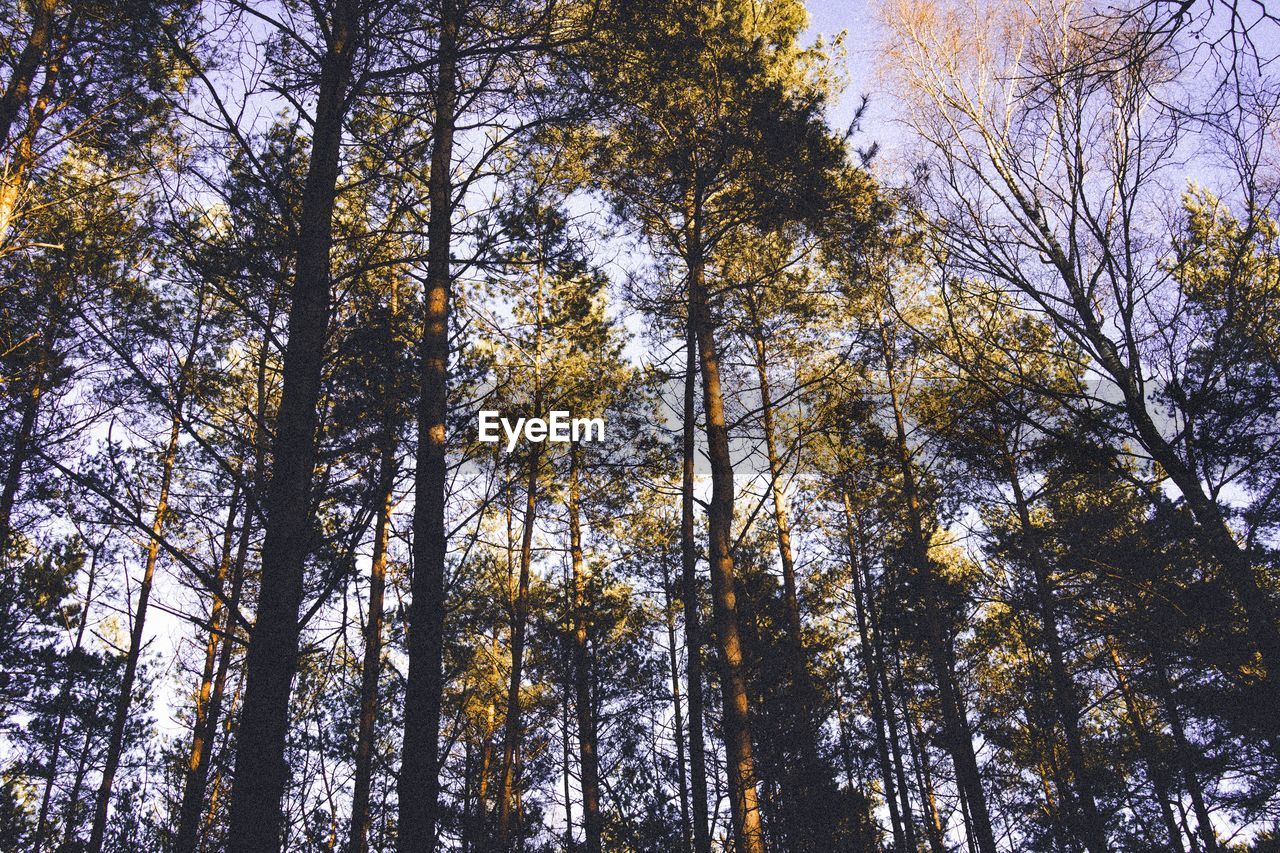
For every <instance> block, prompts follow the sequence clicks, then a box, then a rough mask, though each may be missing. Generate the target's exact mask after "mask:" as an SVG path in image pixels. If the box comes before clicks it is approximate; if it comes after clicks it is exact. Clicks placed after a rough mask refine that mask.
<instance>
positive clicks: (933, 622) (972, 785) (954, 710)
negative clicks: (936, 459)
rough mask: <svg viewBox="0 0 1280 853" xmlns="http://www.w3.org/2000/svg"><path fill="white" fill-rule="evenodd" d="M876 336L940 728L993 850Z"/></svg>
mask: <svg viewBox="0 0 1280 853" xmlns="http://www.w3.org/2000/svg"><path fill="white" fill-rule="evenodd" d="M880 340H881V345H882V349H883V356H884V364H885V372H886V375H887V377H888V382H889V400H890V403H891V405H892V407H893V418H894V427H895V436H896V449H897V452H898V465H899V469H900V472H901V475H902V492H903V502H904V504H905V509H906V514H907V521H908V524H909V525H910V531H909V535H908V543H907V544H908V547H909V549H910V559H911V565H912V569H913V571H914V572H915V574H916V580H917V582H918V584H919V587H920V590H921V595H922V596H923V601H922V602H921V604H922V609H923V611H924V618H925V623H926V624H925V630H926V634H927V638H926V639H927V645H928V649H929V663H930V666H931V668H932V670H933V676H934V679H935V681H936V682H937V690H938V699H939V704H940V706H941V711H942V722H943V732H944V735H945V739H946V745H947V750H948V752H950V754H951V759H952V761H953V762H954V764H955V771H956V784H957V785H958V786H959V787H960V789H961V791H962V793H963V794H964V799H965V801H966V802H967V804H968V809H969V819H970V823H971V825H972V829H973V836H972V838H973V840H974V841H975V842H976V844H977V847H978V850H979V851H981V853H996V840H995V833H994V832H993V831H992V828H991V815H990V812H989V811H988V809H987V798H986V794H985V792H984V791H983V789H982V776H981V774H980V773H979V771H978V759H977V756H976V755H975V754H974V751H973V737H972V735H971V734H970V732H969V724H968V720H967V719H966V717H965V711H964V701H963V698H962V697H961V695H960V688H959V685H958V684H957V683H956V678H955V673H954V672H953V670H952V667H951V642H952V640H951V637H950V636H949V629H948V627H947V626H946V624H945V623H944V622H943V611H942V606H941V605H942V602H941V598H940V596H939V594H938V589H937V586H938V578H937V576H936V574H935V571H934V566H933V564H932V561H931V560H930V559H929V551H928V548H929V545H928V542H927V541H926V540H925V533H924V523H923V520H922V518H921V510H920V498H919V494H918V492H917V489H916V481H915V472H914V470H913V469H912V464H911V453H910V448H909V447H908V445H907V431H906V424H905V420H904V417H903V414H902V405H901V401H900V400H899V397H898V388H897V384H896V381H895V378H894V366H893V356H892V354H891V348H890V343H889V335H888V330H887V328H886V326H885V324H884V323H883V322H882V323H881V326H880Z"/></svg>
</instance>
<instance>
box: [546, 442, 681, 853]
mask: <svg viewBox="0 0 1280 853" xmlns="http://www.w3.org/2000/svg"><path fill="white" fill-rule="evenodd" d="M578 454H579V451H578V446H577V445H576V444H573V445H570V447H569V501H568V503H569V506H568V509H569V564H570V567H571V570H572V572H573V574H572V587H573V686H574V707H575V709H576V710H577V714H578V765H579V769H580V773H581V785H582V823H583V828H584V829H585V831H586V848H587V853H600V850H601V835H602V831H603V825H602V824H601V820H600V759H599V755H598V754H597V751H596V741H597V738H596V713H595V703H594V702H593V701H592V698H591V680H592V679H591V658H590V650H589V648H588V645H587V641H588V636H587V601H588V593H587V582H588V577H587V573H586V571H587V570H586V564H585V563H584V561H583V559H582V523H581V511H580V510H579V506H578V500H579V491H580V486H579V483H578V464H579V462H578ZM522 562H523V558H522ZM679 713H680V712H679V708H678V706H677V710H676V714H677V719H678V715H679ZM676 725H677V727H678V726H679V722H677V724H676Z"/></svg>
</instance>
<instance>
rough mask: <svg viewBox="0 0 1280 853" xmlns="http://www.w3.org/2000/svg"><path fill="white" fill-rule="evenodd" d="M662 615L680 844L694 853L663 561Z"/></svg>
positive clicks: (668, 590) (673, 628) (672, 613)
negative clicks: (665, 633)
mask: <svg viewBox="0 0 1280 853" xmlns="http://www.w3.org/2000/svg"><path fill="white" fill-rule="evenodd" d="M662 598H663V600H662V604H663V608H662V612H663V622H664V623H665V624H666V628H667V660H668V663H669V665H670V667H671V714H672V728H673V730H674V733H675V741H676V781H677V782H678V783H679V787H680V841H681V843H682V844H683V849H684V850H685V851H686V853H691V851H692V850H693V834H692V832H691V831H690V826H689V774H688V773H687V772H686V769H685V759H684V753H685V748H684V711H683V709H682V707H681V702H680V653H679V650H678V649H677V648H676V614H675V610H674V609H673V607H672V598H671V570H670V569H669V568H668V567H667V563H666V561H665V560H663V561H662Z"/></svg>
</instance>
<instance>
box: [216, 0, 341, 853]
mask: <svg viewBox="0 0 1280 853" xmlns="http://www.w3.org/2000/svg"><path fill="white" fill-rule="evenodd" d="M357 17H358V16H357V10H356V8H355V0H338V1H337V3H336V4H335V6H334V11H333V20H332V21H331V22H330V26H329V27H327V28H326V30H327V33H328V37H327V40H326V41H327V43H326V50H325V54H324V57H323V59H322V60H321V68H320V90H319V94H318V96H317V103H316V117H315V124H314V131H313V135H312V140H311V158H310V164H309V165H308V168H307V179H306V185H305V187H304V189H303V195H302V209H301V212H300V214H299V231H298V244H297V248H298V254H297V267H296V273H295V275H294V282H293V291H292V305H291V306H290V310H289V338H288V344H287V345H286V347H285V353H284V368H283V390H282V393H281V399H280V409H279V412H278V415H277V419H276V435H275V440H274V442H273V450H274V453H273V459H272V475H271V484H270V489H269V491H268V494H267V503H266V532H265V539H264V541H263V546H262V578H261V583H260V586H259V595H258V608H257V618H256V621H255V624H254V628H253V632H252V634H251V636H250V640H249V650H248V654H247V657H246V663H245V688H244V701H243V706H242V708H241V721H240V729H239V741H238V744H237V749H236V771H235V781H234V784H233V785H232V790H231V817H230V823H229V825H228V831H227V849H228V850H229V851H231V853H271V851H275V850H278V849H279V848H280V840H281V839H280V832H281V828H282V827H281V820H282V813H281V798H282V797H283V796H284V791H285V787H286V786H287V785H288V782H289V768H288V766H287V765H286V764H285V756H284V750H285V739H286V736H287V733H288V726H289V696H290V692H291V686H292V683H293V675H294V671H295V669H296V668H297V657H298V634H299V630H300V629H299V624H298V610H299V608H300V606H301V604H302V585H303V573H304V570H305V561H306V557H307V553H308V551H309V548H308V542H309V539H310V532H311V509H310V508H311V485H312V481H313V479H314V475H315V470H314V469H315V458H316V426H317V420H318V412H317V405H318V401H319V398H320V380H321V363H322V361H323V358H324V350H325V342H326V339H327V337H328V327H329V315H330V304H329V303H330V273H329V250H330V247H331V245H332V242H333V208H334V201H335V198H336V195H337V180H338V160H339V153H340V150H341V146H342V130H343V119H344V115H345V112H346V109H347V103H348V94H349V93H348V88H349V78H350V76H351V65H352V59H353V56H354V52H355V41H356V39H357V33H356V31H355V28H356V25H357Z"/></svg>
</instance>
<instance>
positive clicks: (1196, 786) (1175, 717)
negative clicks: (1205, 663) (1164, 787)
mask: <svg viewBox="0 0 1280 853" xmlns="http://www.w3.org/2000/svg"><path fill="white" fill-rule="evenodd" d="M1152 664H1153V665H1154V668H1155V685H1156V692H1157V693H1158V694H1159V696H1160V702H1161V704H1163V705H1164V711H1165V716H1167V717H1168V719H1169V733H1170V734H1171V735H1172V736H1173V745H1174V749H1175V753H1176V755H1177V756H1178V764H1179V766H1180V767H1181V768H1182V778H1183V781H1184V782H1185V783H1186V785H1187V793H1188V794H1190V795H1191V808H1192V809H1193V810H1194V811H1195V815H1196V831H1197V833H1198V834H1199V836H1200V840H1201V841H1203V842H1204V849H1205V851H1206V853H1218V851H1219V850H1221V849H1222V848H1221V846H1220V845H1219V844H1218V835H1217V833H1216V832H1214V830H1213V822H1212V821H1211V820H1210V819H1209V808H1208V805H1207V804H1206V803H1205V799H1204V787H1203V786H1202V785H1201V784H1200V778H1199V775H1198V774H1197V773H1196V767H1195V760H1194V751H1193V750H1192V748H1191V744H1190V743H1188V742H1187V732H1186V728H1185V726H1184V725H1183V722H1182V710H1181V708H1179V707H1178V700H1177V698H1176V697H1175V696H1174V695H1173V685H1172V684H1171V683H1170V681H1169V670H1168V668H1167V667H1166V666H1165V664H1164V661H1162V660H1160V656H1159V654H1158V653H1157V654H1155V655H1153V660H1152Z"/></svg>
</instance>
